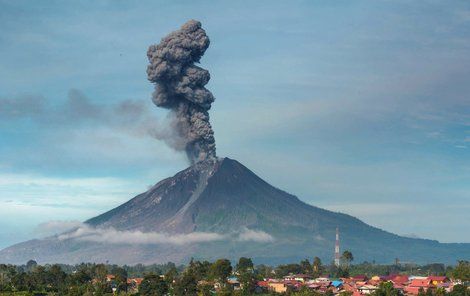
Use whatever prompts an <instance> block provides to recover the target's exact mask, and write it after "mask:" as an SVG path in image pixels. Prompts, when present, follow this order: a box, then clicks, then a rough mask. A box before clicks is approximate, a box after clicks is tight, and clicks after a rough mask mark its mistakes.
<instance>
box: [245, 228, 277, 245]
mask: <svg viewBox="0 0 470 296" xmlns="http://www.w3.org/2000/svg"><path fill="white" fill-rule="evenodd" d="M237 240H238V241H242V242H246V241H253V242H260V243H264V242H272V241H274V238H273V237H272V236H271V235H270V234H269V233H266V232H264V231H261V230H251V229H248V228H244V229H243V230H242V231H241V232H240V233H239V235H238V238H237Z"/></svg>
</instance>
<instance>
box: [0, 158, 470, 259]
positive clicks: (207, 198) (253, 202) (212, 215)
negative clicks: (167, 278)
mask: <svg viewBox="0 0 470 296" xmlns="http://www.w3.org/2000/svg"><path fill="white" fill-rule="evenodd" d="M337 227H339V229H340V234H341V247H342V248H343V249H348V250H350V251H352V253H353V254H354V257H355V260H356V261H358V262H361V261H363V260H367V261H373V260H375V262H378V263H379V262H382V263H390V262H393V260H394V259H395V258H400V260H403V261H412V262H417V263H429V262H443V263H455V261H456V260H457V259H463V258H464V257H465V256H466V257H467V258H468V255H469V254H470V244H468V243H467V244H457V243H452V244H450V243H449V244H447V243H446V244H444V243H439V242H438V241H434V240H426V239H416V238H407V237H402V236H398V235H395V234H392V233H389V232H386V231H384V230H381V229H378V228H375V227H372V226H370V225H367V224H366V223H364V222H362V221H360V220H359V219H357V218H354V217H352V216H349V215H346V214H342V213H336V212H331V211H328V210H324V209H321V208H318V207H315V206H312V205H309V204H306V203H304V202H302V201H301V200H299V199H298V198H297V197H296V196H294V195H291V194H289V193H287V192H285V191H282V190H280V189H277V188H275V187H273V186H271V185H270V184H268V183H267V182H265V181H264V180H262V179H261V178H260V177H258V176H257V175H256V174H254V173H253V172H252V171H250V170H249V169H248V168H246V167H245V166H243V165H242V164H241V163H239V162H237V161H236V160H232V159H229V158H219V159H217V160H212V159H211V160H205V161H202V162H199V163H196V164H194V165H192V166H191V167H189V168H187V169H185V170H183V171H181V172H179V173H177V174H176V175H175V176H173V177H171V178H167V179H164V180H162V181H160V182H159V183H157V184H156V185H155V186H153V187H152V188H150V189H149V190H148V191H147V192H144V193H142V194H139V195H137V196H136V197H134V198H133V199H131V200H129V201H128V202H126V203H124V204H122V205H120V206H118V207H116V208H114V209H112V210H110V211H108V212H106V213H103V214H102V215H99V216H97V217H94V218H92V219H89V220H87V221H85V223H84V228H78V229H74V230H71V231H69V232H67V233H65V234H62V235H56V236H52V237H48V238H45V239H36V240H30V241H27V242H23V243H19V244H16V245H13V246H11V247H8V248H6V249H4V250H2V251H0V262H8V263H24V262H26V261H27V260H29V259H35V260H36V261H38V262H40V263H57V262H58V263H79V262H106V261H108V262H111V263H116V264H135V263H147V264H149V263H163V262H168V261H173V262H176V263H182V262H187V261H188V260H189V259H190V258H191V257H193V258H196V259H208V260H213V259H216V258H222V257H223V258H229V259H237V258H238V257H240V256H246V257H251V258H253V259H254V260H255V262H257V263H268V264H278V263H286V262H296V261H299V260H301V259H304V258H312V257H313V256H319V257H320V258H321V259H322V260H323V261H324V262H326V263H329V262H331V260H332V258H333V250H334V239H335V230H336V228H337ZM84 229H85V230H84ZM199 235H201V237H202V239H199ZM136 237H137V238H142V237H144V238H145V239H139V240H138V241H135V238H136ZM462 256H463V257H462Z"/></svg>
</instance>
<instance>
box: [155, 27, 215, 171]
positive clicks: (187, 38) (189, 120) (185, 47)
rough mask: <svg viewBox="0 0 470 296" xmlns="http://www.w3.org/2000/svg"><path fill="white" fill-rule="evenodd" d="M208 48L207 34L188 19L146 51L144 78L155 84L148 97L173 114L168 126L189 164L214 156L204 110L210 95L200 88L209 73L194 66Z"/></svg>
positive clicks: (206, 110)
mask: <svg viewBox="0 0 470 296" xmlns="http://www.w3.org/2000/svg"><path fill="white" fill-rule="evenodd" d="M208 47H209V37H207V35H206V32H205V31H204V29H202V27H201V23H200V22H198V21H195V20H190V21H188V22H187V23H185V24H184V25H183V26H182V27H181V29H179V30H178V31H175V32H172V33H170V34H169V35H168V36H166V37H165V38H163V39H162V40H161V42H160V43H159V44H158V45H151V46H150V47H149V49H148V51H147V56H148V59H149V62H150V65H148V67H147V75H148V80H150V81H151V82H154V83H155V92H154V93H153V95H152V100H153V102H154V103H155V105H157V106H158V107H162V108H166V109H170V110H171V112H173V113H174V114H173V115H175V116H174V119H173V122H172V127H173V128H174V129H175V131H176V133H177V136H178V137H179V138H181V139H182V140H183V144H182V145H180V147H181V148H180V149H184V150H185V151H186V154H187V156H188V159H189V160H190V162H191V163H192V164H193V163H196V162H198V161H202V160H206V159H213V158H215V157H216V153H215V138H214V131H213V130H212V127H211V124H210V123H209V112H208V111H209V109H210V108H211V104H212V102H214V96H213V95H212V93H211V92H210V91H209V90H207V89H206V88H205V87H204V86H205V85H206V84H207V83H208V82H209V79H210V74H209V71H207V70H205V69H202V68H200V67H198V66H196V65H194V64H195V63H198V62H199V60H200V59H201V57H202V56H203V55H204V52H205V51H206V49H207V48H208Z"/></svg>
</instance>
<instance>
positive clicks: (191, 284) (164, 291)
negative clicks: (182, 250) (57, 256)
mask: <svg viewBox="0 0 470 296" xmlns="http://www.w3.org/2000/svg"><path fill="white" fill-rule="evenodd" d="M348 258H349V259H350V260H348V261H347V262H343V263H342V264H341V265H340V266H339V267H338V266H335V265H334V264H331V265H324V264H323V263H322V262H321V260H320V258H318V257H315V258H314V259H313V260H312V261H310V260H308V259H305V260H302V261H300V262H299V263H292V264H282V265H278V266H276V267H272V266H269V265H257V266H255V265H254V264H253V261H252V259H250V258H245V257H242V258H239V260H238V261H236V263H235V264H234V265H232V262H231V261H230V260H228V259H218V260H216V261H214V262H209V261H198V260H191V261H190V262H189V264H187V265H186V266H176V265H175V264H173V263H167V264H162V265H157V264H154V265H148V266H144V265H141V264H138V265H134V266H127V265H124V266H118V265H105V264H94V263H82V264H78V265H58V264H54V265H39V264H37V263H36V262H35V261H33V260H30V261H28V262H27V263H26V264H25V265H6V264H0V295H17V296H19V295H25V296H26V295H66V296H78V295H80V296H82V295H96V296H100V295H131V294H132V295H142V296H151V295H174V296H191V295H194V296H196V295H201V296H208V295H214V293H215V290H214V284H215V285H216V286H217V295H227V296H229V295H254V294H255V293H261V294H258V295H271V294H269V292H268V291H260V290H259V288H257V282H258V281H259V280H263V279H264V278H282V277H283V276H285V275H288V274H299V273H302V274H307V275H310V276H312V277H319V276H321V275H330V276H332V277H343V276H345V274H347V275H355V274H357V273H356V272H358V271H360V273H361V274H364V272H363V271H368V272H370V271H372V272H373V274H382V275H387V274H389V273H397V272H406V271H407V270H403V269H404V268H406V267H403V266H400V265H397V264H394V265H374V264H372V263H367V262H364V263H361V264H357V265H353V264H351V262H352V260H353V257H352V254H350V255H348ZM374 266H375V267H374ZM367 268H369V269H367ZM374 269H377V270H381V271H385V273H375V272H374V271H375V270H374ZM415 270H416V272H417V273H415V274H419V273H421V274H422V275H429V274H431V271H432V274H433V275H448V276H449V277H452V278H454V279H459V280H461V281H462V282H464V283H465V282H469V281H470V263H469V262H468V261H460V262H459V263H458V265H457V266H455V267H444V266H443V265H439V264H437V265H436V264H431V265H424V266H419V267H416V266H415ZM426 273H427V274H426ZM109 274H112V275H113V276H114V277H113V279H112V281H109V280H108V279H107V275H109ZM232 276H236V277H237V280H238V282H239V283H240V286H241V289H240V290H234V289H233V285H231V284H229V279H230V277H232ZM133 277H143V280H142V283H141V284H140V286H139V289H138V290H137V289H133V288H135V287H131V286H129V285H128V282H127V279H128V278H133ZM464 288H465V287H464ZM459 289H460V287H457V289H456V290H455V289H454V290H455V291H454V292H452V293H451V294H450V295H449V296H467V295H468V294H465V293H468V289H466V288H465V289H463V290H462V289H460V290H459ZM459 291H460V292H459ZM330 292H331V291H330ZM330 292H327V293H326V294H330ZM262 293H264V294H262ZM397 293H398V291H397V290H395V289H393V285H392V286H390V284H388V283H382V284H381V285H380V287H379V289H378V290H377V291H376V292H375V295H376V296H397V295H398V294H397ZM430 293H434V294H430ZM459 293H460V294H459ZM462 293H464V294H462ZM343 294H344V295H341V296H348V293H346V294H345V293H344V292H343ZM445 294H446V293H445V291H442V290H433V291H428V292H427V293H424V291H423V293H421V295H420V296H433V295H436V296H444V295H445ZM273 295H274V294H273ZM276 295H279V294H276ZM288 295H300V296H302V295H319V293H318V292H316V291H312V290H309V289H306V288H303V289H301V290H300V291H289V292H288ZM323 295H325V294H323Z"/></svg>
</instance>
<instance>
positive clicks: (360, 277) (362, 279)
mask: <svg viewBox="0 0 470 296" xmlns="http://www.w3.org/2000/svg"><path fill="white" fill-rule="evenodd" d="M351 279H352V280H353V281H355V282H366V281H367V280H368V278H367V276H366V275H364V274H358V275H355V276H353V277H351Z"/></svg>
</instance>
